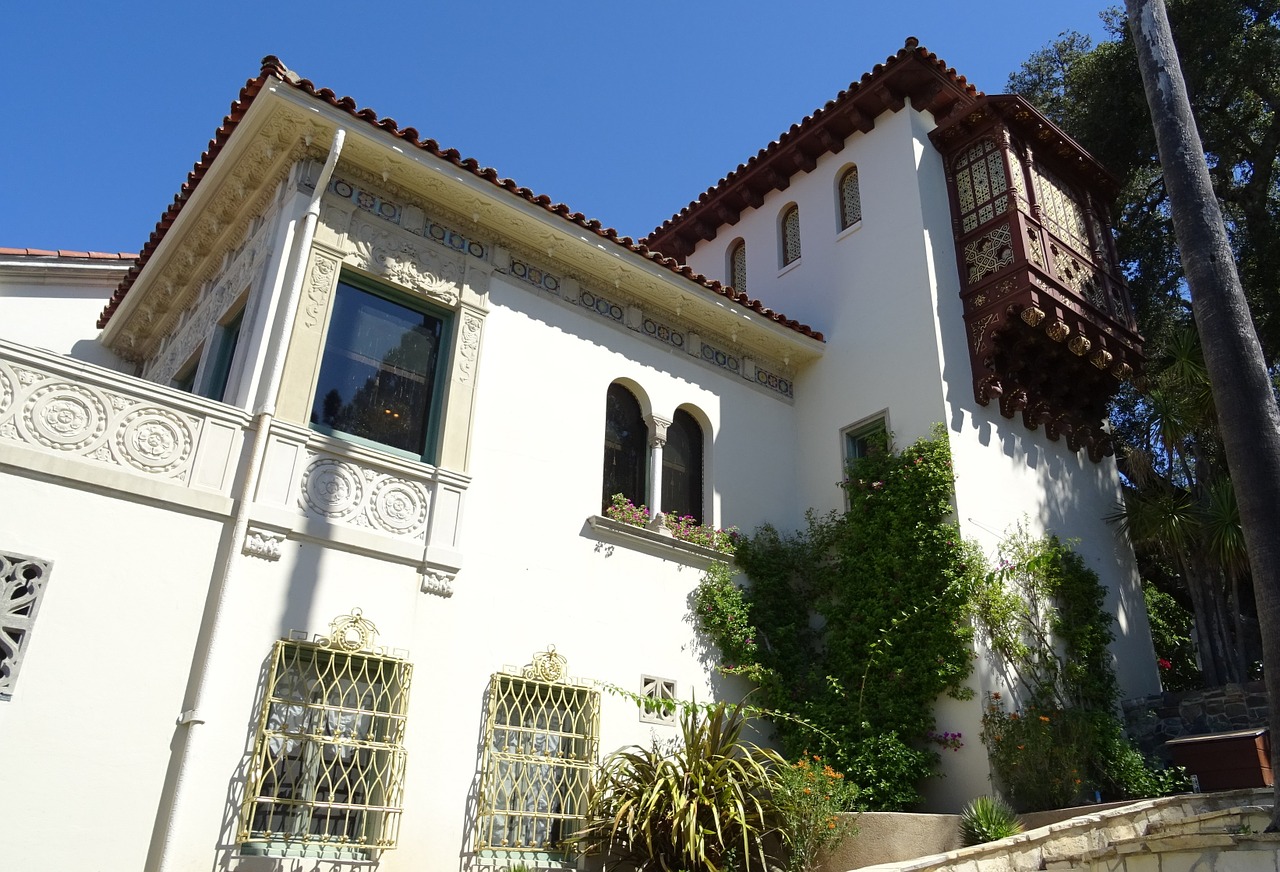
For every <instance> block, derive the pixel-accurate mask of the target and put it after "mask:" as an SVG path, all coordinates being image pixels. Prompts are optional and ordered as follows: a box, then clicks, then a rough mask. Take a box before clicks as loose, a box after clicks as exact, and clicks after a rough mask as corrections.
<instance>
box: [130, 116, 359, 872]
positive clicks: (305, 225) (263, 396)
mask: <svg viewBox="0 0 1280 872" xmlns="http://www.w3.org/2000/svg"><path fill="white" fill-rule="evenodd" d="M346 136H347V132H346V130H344V129H343V128H341V127H339V128H338V130H337V131H336V132H335V133H334V136H333V146H332V147H331V148H330V149H329V156H328V158H327V159H326V160H325V162H324V168H323V169H321V171H320V177H319V178H318V179H316V185H315V190H314V191H313V192H312V195H311V201H310V203H309V204H308V205H307V211H306V213H304V215H303V218H302V232H301V233H299V234H297V235H296V236H295V237H294V244H293V247H292V251H291V252H290V255H289V262H288V264H287V265H286V267H285V282H284V292H285V296H284V299H283V300H282V301H281V305H280V306H279V308H278V309H277V310H276V320H275V322H274V324H273V325H272V328H273V329H272V331H271V332H272V333H273V334H274V336H273V337H271V339H274V341H271V339H269V340H268V343H267V360H266V369H267V377H266V379H264V381H263V384H262V388H261V390H260V391H259V394H258V395H259V398H260V400H261V402H260V403H259V405H258V407H257V409H256V410H255V412H254V421H253V424H252V425H251V427H252V428H253V448H252V451H251V452H250V454H249V462H248V464H247V465H246V467H245V471H244V477H243V479H242V480H241V486H240V495H239V499H238V500H237V501H236V510H235V521H234V524H233V525H232V528H231V536H230V538H229V541H228V548H227V553H226V555H225V558H224V560H223V569H222V572H221V573H219V574H218V575H217V576H216V577H215V578H214V579H213V582H212V584H213V590H211V591H210V598H211V599H212V600H213V612H212V614H211V615H210V618H209V635H208V641H207V642H206V643H205V647H204V651H202V652H197V654H198V656H199V657H200V666H199V669H198V670H197V672H196V676H195V687H194V688H193V690H192V695H191V708H189V709H188V710H186V711H184V712H183V713H182V715H181V716H180V717H179V718H178V723H179V724H180V725H182V726H186V727H187V735H186V741H185V742H183V744H182V751H181V756H180V757H179V759H178V770H177V773H176V775H175V777H174V784H173V797H172V799H171V800H170V803H169V812H168V815H167V820H166V822H165V830H164V836H163V839H162V841H161V843H160V851H159V854H158V855H157V857H156V860H155V863H154V864H152V868H154V869H155V870H156V872H170V870H171V869H172V868H174V867H173V863H174V861H173V846H174V837H175V832H174V831H175V829H176V823H177V821H178V820H179V817H180V812H181V810H182V807H183V803H184V800H185V789H186V786H187V780H188V773H189V769H190V765H191V761H192V760H193V759H195V758H196V757H197V756H198V755H197V754H196V753H195V750H196V748H195V746H196V745H197V740H198V738H200V737H201V736H202V735H203V731H202V730H200V729H199V728H200V727H201V726H203V724H204V722H205V720H204V717H203V715H202V712H203V709H204V705H205V693H206V686H207V684H208V678H209V663H210V660H211V655H212V652H214V651H216V650H218V647H219V644H220V642H221V639H222V636H223V621H224V613H225V610H226V598H227V590H228V588H229V587H230V582H231V580H232V578H234V577H235V568H236V566H237V565H238V564H239V562H240V551H241V549H242V548H243V546H244V539H245V534H246V532H247V531H248V529H249V506H250V505H251V504H252V503H253V498H254V494H255V493H256V492H257V489H258V479H259V477H260V476H261V474H262V459H263V457H264V456H265V455H266V451H267V437H268V436H269V435H270V431H271V422H272V420H273V419H274V417H275V411H276V398H277V395H278V394H279V391H280V379H281V377H282V375H283V372H284V357H285V352H286V351H287V350H288V348H289V339H290V337H291V336H292V335H293V322H294V320H295V318H296V317H297V312H298V300H299V298H300V296H301V293H302V282H303V273H304V272H305V271H306V264H307V259H308V257H309V256H310V253H311V243H312V240H313V239H315V235H316V224H317V223H318V222H319V220H320V200H321V198H322V197H323V196H324V192H325V189H326V188H328V187H329V179H330V178H331V177H332V176H333V170H334V168H335V167H336V166H337V165H338V156H339V155H340V154H341V153H342V146H343V143H344V142H345V141H346Z"/></svg>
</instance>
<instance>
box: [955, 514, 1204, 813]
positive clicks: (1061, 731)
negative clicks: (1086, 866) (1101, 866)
mask: <svg viewBox="0 0 1280 872" xmlns="http://www.w3.org/2000/svg"><path fill="white" fill-rule="evenodd" d="M1000 556H1001V561H1000V565H999V566H998V567H997V568H996V570H995V571H994V572H992V573H990V574H989V575H988V576H986V577H985V578H984V579H983V580H982V582H981V583H980V584H979V585H978V586H977V588H976V591H975V596H974V600H973V612H974V620H975V623H976V624H977V625H978V627H979V628H980V630H981V631H982V633H983V634H984V636H986V638H987V640H988V642H989V644H990V647H991V649H992V650H993V651H994V652H995V653H996V654H998V655H999V656H1000V658H1001V661H1002V662H1003V664H1004V666H1005V667H1006V668H1007V669H1008V671H1009V673H1010V678H1011V679H1012V681H1013V683H1014V684H1015V685H1016V686H1017V687H1018V688H1019V693H1020V700H1018V701H1016V702H1014V701H1009V704H1008V706H1006V701H1005V700H1003V699H1002V698H1001V696H1000V694H998V693H995V694H991V695H990V696H989V698H988V699H987V701H986V708H985V711H984V714H983V719H982V725H983V733H982V739H983V742H984V744H985V745H986V747H987V752H988V754H989V757H990V760H991V765H992V769H993V770H994V773H995V777H996V780H997V782H998V783H999V784H1000V786H1001V787H1002V789H1003V790H1005V791H1006V792H1007V793H1008V795H1009V799H1010V800H1011V801H1012V802H1013V803H1014V805H1015V806H1016V807H1017V808H1018V809H1019V810H1022V811H1037V810H1040V809H1046V808H1059V807H1062V806H1066V805H1070V804H1072V803H1073V802H1077V801H1080V800H1082V799H1087V798H1090V797H1093V796H1094V795H1095V792H1096V794H1102V795H1105V796H1107V797H1108V798H1112V799H1122V798H1131V797H1146V796H1159V795H1161V794H1164V793H1169V792H1172V791H1174V790H1177V789H1179V788H1181V787H1182V786H1183V779H1182V775H1181V773H1180V772H1175V771H1166V770H1160V769H1158V768H1156V767H1153V766H1152V765H1150V764H1149V763H1148V762H1147V761H1145V760H1143V758H1142V756H1141V754H1139V753H1138V752H1137V750H1136V749H1134V748H1133V747H1132V746H1131V745H1130V744H1129V743H1128V741H1127V740H1126V739H1125V738H1124V735H1123V732H1122V726H1121V723H1120V720H1119V718H1118V717H1117V713H1116V703H1117V702H1118V700H1119V696H1120V689H1119V685H1118V683H1117V682H1116V676H1115V669H1114V667H1113V664H1112V660H1111V654H1110V652H1109V651H1108V649H1107V646H1108V645H1109V644H1110V642H1111V640H1112V639H1113V638H1114V632H1113V630H1112V624H1113V621H1114V619H1113V618H1112V616H1111V614H1110V612H1108V611H1107V610H1106V608H1105V606H1104V599H1105V593H1106V592H1105V590H1104V588H1103V586H1102V583H1101V582H1100V581H1099V579H1098V576H1097V574H1096V573H1095V572H1094V571H1093V570H1092V569H1090V568H1089V567H1088V566H1087V565H1085V562H1084V560H1083V559H1082V558H1081V557H1080V555H1079V554H1077V553H1075V551H1074V550H1072V548H1071V547H1070V546H1069V545H1068V544H1067V543H1064V542H1061V541H1059V540H1058V539H1057V538H1055V537H1052V536H1049V537H1044V538H1039V539H1037V538H1032V537H1031V536H1029V535H1027V534H1026V532H1025V531H1023V530H1021V529H1019V530H1017V531H1015V532H1014V533H1013V534H1012V535H1010V536H1009V537H1007V538H1006V539H1005V541H1004V543H1003V544H1002V545H1001V549H1000Z"/></svg>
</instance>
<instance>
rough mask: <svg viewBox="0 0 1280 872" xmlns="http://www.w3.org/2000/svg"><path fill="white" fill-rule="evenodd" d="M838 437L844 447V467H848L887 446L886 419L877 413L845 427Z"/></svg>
mask: <svg viewBox="0 0 1280 872" xmlns="http://www.w3.org/2000/svg"><path fill="white" fill-rule="evenodd" d="M840 438H841V444H842V446H843V449H844V467H845V469H848V468H849V466H850V464H852V463H854V462H855V461H857V460H861V459H862V458H864V457H866V456H867V455H869V454H873V453H875V452H878V451H884V450H886V449H887V448H888V447H889V427H888V421H887V419H886V418H885V416H884V415H877V416H876V417H875V418H874V419H872V420H870V421H863V422H861V423H859V424H854V425H853V426H851V427H846V428H845V429H844V430H842V431H840Z"/></svg>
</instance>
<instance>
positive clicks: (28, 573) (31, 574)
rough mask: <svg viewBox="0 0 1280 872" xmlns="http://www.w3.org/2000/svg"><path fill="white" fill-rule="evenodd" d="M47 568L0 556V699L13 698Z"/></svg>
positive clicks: (17, 557) (27, 559)
mask: <svg viewBox="0 0 1280 872" xmlns="http://www.w3.org/2000/svg"><path fill="white" fill-rule="evenodd" d="M49 567H50V563H49V561H47V560H38V559H36V558H35V557H25V556H23V555H21V554H12V553H10V552H7V551H4V552H0V699H9V698H10V697H11V696H13V686H14V684H15V683H16V682H17V680H18V670H19V669H21V668H22V658H23V655H25V654H26V650H27V643H28V641H29V640H30V639H31V630H32V628H33V627H34V626H35V622H36V612H37V611H38V610H39V608H40V600H41V598H42V597H43V595H44V587H45V584H46V583H48V581H49Z"/></svg>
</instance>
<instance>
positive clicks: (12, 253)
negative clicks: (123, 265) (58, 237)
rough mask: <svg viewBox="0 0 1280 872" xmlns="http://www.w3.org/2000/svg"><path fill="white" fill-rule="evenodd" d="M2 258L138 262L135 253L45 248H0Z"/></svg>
mask: <svg viewBox="0 0 1280 872" xmlns="http://www.w3.org/2000/svg"><path fill="white" fill-rule="evenodd" d="M0 256H4V257H63V258H68V259H78V260H136V259H137V257H138V254H137V252H134V251H68V250H67V249H65V248H60V249H58V250H57V251H49V250H48V249H44V248H4V247H0Z"/></svg>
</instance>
